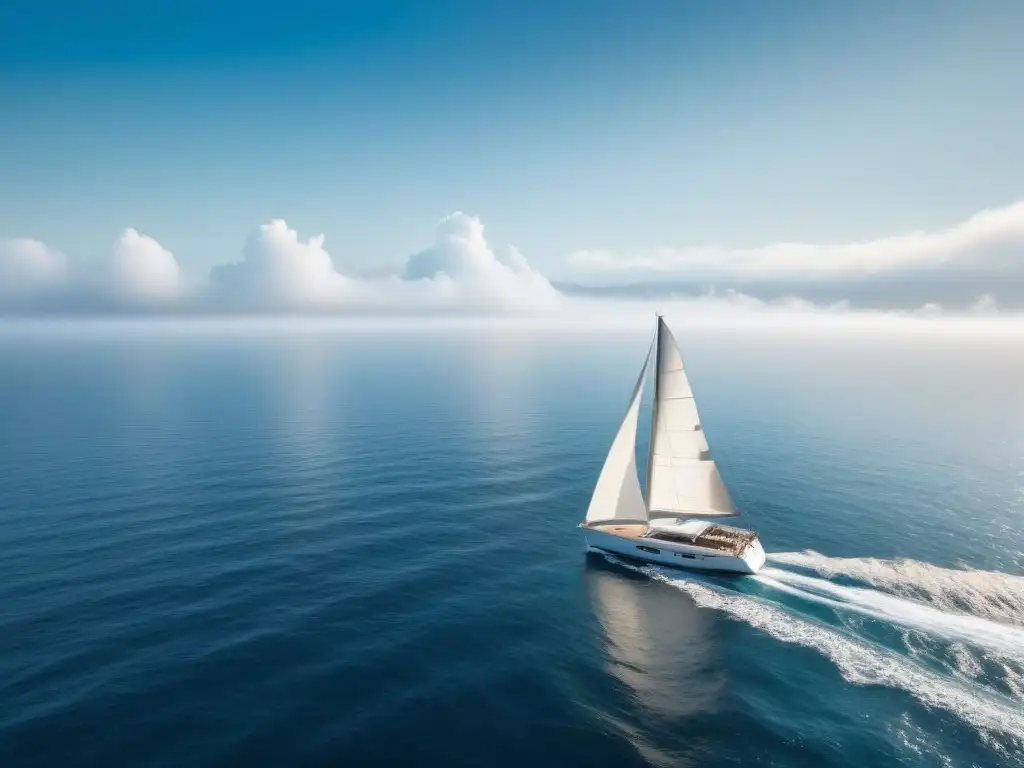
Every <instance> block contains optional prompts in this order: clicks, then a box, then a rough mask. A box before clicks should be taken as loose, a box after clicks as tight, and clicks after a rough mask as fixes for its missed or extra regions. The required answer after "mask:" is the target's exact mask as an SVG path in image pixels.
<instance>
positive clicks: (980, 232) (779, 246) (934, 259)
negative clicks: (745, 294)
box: [569, 200, 1024, 280]
mask: <svg viewBox="0 0 1024 768" xmlns="http://www.w3.org/2000/svg"><path fill="white" fill-rule="evenodd" d="M569 264H570V266H571V267H573V268H574V269H575V270H576V271H578V272H586V273H591V274H593V273H598V274H600V273H605V274H607V273H617V274H620V275H621V274H622V273H633V274H648V275H651V274H656V275H660V276H661V277H663V278H664V277H665V276H669V275H672V276H676V277H692V278H697V279H739V280H778V279H800V280H828V279H858V278H868V277H872V276H880V275H890V276H892V275H905V274H918V275H919V274H925V273H935V272H941V271H944V270H961V271H963V270H970V269H978V268H982V269H986V270H995V271H1004V272H1007V273H1010V274H1015V275H1016V276H1017V277H1018V278H1021V277H1024V200H1021V201H1018V202H1016V203H1013V204H1012V205H1008V206H1005V207H1002V208H993V209H989V210H984V211H980V212H979V213H976V214H974V215H973V216H971V217H970V218H968V219H967V220H966V221H963V222H960V223H959V224H956V225H954V226H951V227H948V228H946V229H942V230H938V231H934V232H909V233H906V234H901V235H895V236H891V237H882V238H878V239H875V240H867V241H863V242H854V243H842V244H824V245H815V244H811V243H796V242H782V243H773V244H771V245H765V246H761V247H757V248H728V247H724V246H720V245H709V246H703V247H684V248H677V247H662V248H656V249H653V250H651V251H648V252H635V253H620V252H616V251H612V250H608V249H602V248H590V249H582V250H578V251H575V252H573V253H572V254H570V255H569Z"/></svg>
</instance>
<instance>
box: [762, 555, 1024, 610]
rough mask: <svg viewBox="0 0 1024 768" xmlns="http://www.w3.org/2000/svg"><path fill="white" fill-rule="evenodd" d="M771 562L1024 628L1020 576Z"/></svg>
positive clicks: (924, 566)
mask: <svg viewBox="0 0 1024 768" xmlns="http://www.w3.org/2000/svg"><path fill="white" fill-rule="evenodd" d="M768 560H769V561H770V562H772V563H776V564H779V565H788V566H794V567H797V568H805V569H807V570H810V571H814V572H815V573H817V574H819V575H821V576H824V577H825V578H827V579H831V578H835V577H836V576H841V577H846V578H849V579H852V580H855V581H859V582H861V583H864V584H867V585H870V586H872V587H874V588H876V589H879V590H882V591H883V592H888V593H890V594H894V595H899V596H900V597H906V598H910V599H911V600H916V601H919V602H922V603H926V604H929V605H932V606H934V607H935V608H938V609H941V610H943V611H951V612H954V613H960V614H968V615H972V616H977V617H980V618H984V619H990V620H992V621H998V622H1002V623H1005V624H1014V625H1016V626H1019V627H1024V578H1022V577H1020V576H1010V575H1009V574H1005V573H994V572H991V571H976V570H968V569H963V570H960V569H955V568H939V567H938V566H934V565H929V564H928V563H920V562H917V561H916V560H878V559H875V558H872V557H849V558H842V557H826V556H825V555H822V554H819V553H818V552H814V551H810V550H808V551H806V552H777V553H772V554H769V555H768Z"/></svg>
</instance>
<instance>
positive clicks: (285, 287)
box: [210, 219, 352, 308]
mask: <svg viewBox="0 0 1024 768" xmlns="http://www.w3.org/2000/svg"><path fill="white" fill-rule="evenodd" d="M210 281H211V283H212V287H213V288H214V290H215V291H217V292H219V293H221V294H222V295H224V296H226V297H227V298H228V299H229V300H240V301H242V302H244V303H246V304H253V305H256V306H263V307H268V308H269V307H280V306H284V307H303V306H306V307H311V308H312V307H324V306H328V307H329V306H336V305H339V304H341V303H342V302H343V301H344V300H345V299H346V298H347V297H348V296H349V295H350V294H351V293H352V290H351V289H352V286H351V284H350V281H349V279H348V278H346V277H345V276H344V275H342V274H341V273H339V272H338V271H337V270H336V269H335V267H334V262H333V261H331V256H330V254H329V253H327V251H326V250H325V249H324V236H323V235H317V236H315V237H311V238H309V240H307V241H305V242H304V241H302V240H300V239H299V234H298V232H296V231H295V230H294V229H291V228H289V226H288V224H287V222H285V221H284V220H283V219H274V220H273V221H271V222H270V223H268V224H264V225H263V226H261V227H260V228H259V229H258V230H257V231H256V232H254V233H253V234H252V235H251V236H250V237H249V241H248V242H247V243H246V245H245V249H244V251H243V252H242V260H241V261H238V262H235V263H230V264H221V265H219V266H216V267H214V268H213V270H211V272H210Z"/></svg>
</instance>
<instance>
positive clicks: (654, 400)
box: [644, 312, 663, 519]
mask: <svg viewBox="0 0 1024 768" xmlns="http://www.w3.org/2000/svg"><path fill="white" fill-rule="evenodd" d="M662 323H663V321H662V319H661V315H660V314H659V313H658V312H655V313H654V376H653V378H654V386H653V389H652V390H651V434H650V437H649V439H648V441H647V477H646V479H645V481H644V496H645V501H644V503H645V505H646V506H647V518H648V519H650V517H651V475H652V470H653V468H654V433H655V430H656V429H657V426H658V379H659V376H658V371H660V370H661V326H662Z"/></svg>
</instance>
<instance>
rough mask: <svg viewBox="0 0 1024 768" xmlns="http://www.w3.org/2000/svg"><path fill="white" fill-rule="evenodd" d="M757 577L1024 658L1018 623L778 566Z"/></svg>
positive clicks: (846, 607)
mask: <svg viewBox="0 0 1024 768" xmlns="http://www.w3.org/2000/svg"><path fill="white" fill-rule="evenodd" d="M754 578H755V579H756V580H757V581H759V582H761V583H762V584H766V585H768V586H771V587H775V588H776V589H780V590H782V591H785V592H787V593H789V594H791V595H794V596H796V597H800V598H803V599H805V600H810V601H813V602H817V603H821V604H823V605H827V606H829V607H831V608H835V609H837V610H850V611H855V612H857V613H861V614H863V615H865V616H869V617H871V618H874V619H878V620H881V621H888V622H891V623H893V624H900V625H903V626H906V627H911V628H913V629H917V630H920V631H922V632H927V633H930V634H935V635H939V636H941V637H945V638H947V639H951V640H962V641H965V642H968V643H971V644H973V645H978V646H981V647H983V648H988V649H991V650H994V651H998V652H1000V653H1006V654H1012V655H1015V656H1020V657H1022V658H1024V629H1021V628H1018V627H1016V626H1010V625H1006V624H1001V623H999V622H996V621H991V620H989V619H986V618H980V617H978V616H972V615H968V614H961V613H953V612H950V611H946V610H942V609H941V608H936V607H933V606H931V605H928V604H925V603H921V602H918V601H916V600H911V599H908V598H903V597H896V596H893V595H891V594H888V593H886V592H881V591H878V590H874V589H864V588H862V587H847V586H843V585H841V584H835V583H833V582H831V581H828V580H827V579H822V578H813V577H810V576H802V575H800V574H797V573H791V572H790V571H785V570H780V569H777V568H765V569H763V570H762V571H761V572H760V573H758V574H757V575H756V576H755V577H754Z"/></svg>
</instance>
